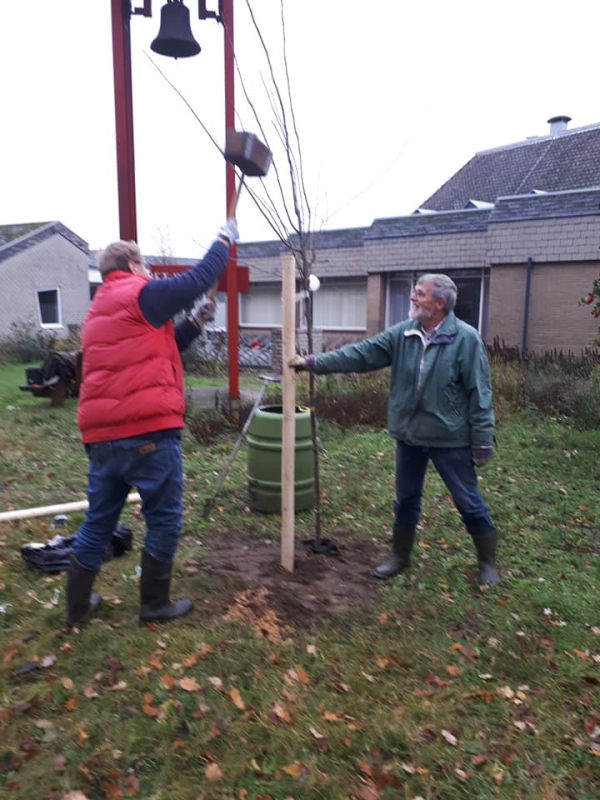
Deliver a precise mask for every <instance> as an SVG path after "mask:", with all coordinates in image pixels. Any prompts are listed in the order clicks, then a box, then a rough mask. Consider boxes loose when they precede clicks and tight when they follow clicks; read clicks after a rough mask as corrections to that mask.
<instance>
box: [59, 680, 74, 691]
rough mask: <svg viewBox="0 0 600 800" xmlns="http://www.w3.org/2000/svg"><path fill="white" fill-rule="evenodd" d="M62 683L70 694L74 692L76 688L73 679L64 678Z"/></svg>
mask: <svg viewBox="0 0 600 800" xmlns="http://www.w3.org/2000/svg"><path fill="white" fill-rule="evenodd" d="M60 682H61V683H62V685H63V686H64V688H65V689H68V690H69V691H70V692H71V691H73V689H74V688H75V685H74V683H73V681H72V680H71V678H62V679H61V681H60Z"/></svg>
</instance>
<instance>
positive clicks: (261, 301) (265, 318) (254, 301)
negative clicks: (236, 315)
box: [240, 286, 281, 327]
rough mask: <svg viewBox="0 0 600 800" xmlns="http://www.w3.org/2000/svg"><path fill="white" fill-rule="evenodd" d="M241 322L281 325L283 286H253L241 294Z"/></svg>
mask: <svg viewBox="0 0 600 800" xmlns="http://www.w3.org/2000/svg"><path fill="white" fill-rule="evenodd" d="M240 323H241V324H242V325H249V326H252V327H265V326H267V327H272V326H279V325H281V287H280V286H251V287H250V291H249V292H243V293H242V294H240Z"/></svg>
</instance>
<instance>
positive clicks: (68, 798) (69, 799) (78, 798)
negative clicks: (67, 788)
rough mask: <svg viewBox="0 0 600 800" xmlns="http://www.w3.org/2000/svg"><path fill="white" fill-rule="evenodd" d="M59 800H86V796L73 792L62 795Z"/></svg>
mask: <svg viewBox="0 0 600 800" xmlns="http://www.w3.org/2000/svg"><path fill="white" fill-rule="evenodd" d="M60 800H88V796H87V795H86V794H84V793H83V792H79V791H77V790H75V791H74V792H67V794H63V796H62V797H61V798H60Z"/></svg>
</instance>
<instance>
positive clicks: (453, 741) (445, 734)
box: [441, 730, 458, 747]
mask: <svg viewBox="0 0 600 800" xmlns="http://www.w3.org/2000/svg"><path fill="white" fill-rule="evenodd" d="M441 734H442V736H443V737H444V739H445V740H446V741H447V742H448V744H451V745H452V747H456V743H457V741H458V740H457V738H456V736H454V734H452V733H450V731H445V730H442V731H441Z"/></svg>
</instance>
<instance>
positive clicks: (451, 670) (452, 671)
mask: <svg viewBox="0 0 600 800" xmlns="http://www.w3.org/2000/svg"><path fill="white" fill-rule="evenodd" d="M445 669H446V674H447V675H450V676H452V677H453V678H457V677H458V676H459V675H460V673H461V669H460V667H457V666H456V665H455V664H448V665H447V666H446V668H445Z"/></svg>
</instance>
